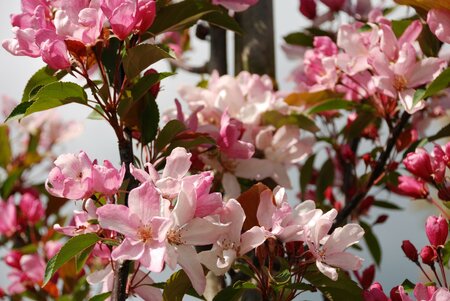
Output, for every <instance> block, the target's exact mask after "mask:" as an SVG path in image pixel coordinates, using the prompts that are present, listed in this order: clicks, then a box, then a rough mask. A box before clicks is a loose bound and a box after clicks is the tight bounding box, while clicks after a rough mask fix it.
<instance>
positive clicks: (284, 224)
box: [256, 186, 322, 242]
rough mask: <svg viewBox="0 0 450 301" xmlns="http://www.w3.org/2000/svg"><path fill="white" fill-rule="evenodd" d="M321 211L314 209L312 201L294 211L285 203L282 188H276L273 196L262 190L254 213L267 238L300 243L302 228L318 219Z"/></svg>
mask: <svg viewBox="0 0 450 301" xmlns="http://www.w3.org/2000/svg"><path fill="white" fill-rule="evenodd" d="M273 200H274V201H275V202H274V201H273ZM320 215H322V211H321V210H319V209H316V206H315V203H314V201H311V200H309V201H304V202H302V203H301V204H299V205H297V206H296V207H295V208H294V209H292V207H291V206H290V205H289V203H288V202H287V195H286V191H285V189H284V188H282V187H280V186H278V187H276V188H275V189H274V191H273V194H272V192H271V191H270V190H264V191H263V192H262V193H261V196H260V203H259V206H258V210H257V213H256V217H257V219H258V223H259V225H260V226H261V227H263V228H264V229H265V230H266V231H267V232H268V235H269V236H274V237H276V238H277V239H279V240H280V241H282V242H291V241H301V240H302V239H303V227H304V226H305V225H307V224H308V223H310V222H312V221H313V220H315V219H317V218H319V216H320Z"/></svg>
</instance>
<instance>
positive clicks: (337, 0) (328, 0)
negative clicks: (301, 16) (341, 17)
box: [320, 0, 347, 11]
mask: <svg viewBox="0 0 450 301" xmlns="http://www.w3.org/2000/svg"><path fill="white" fill-rule="evenodd" d="M320 1H322V3H323V4H325V5H326V6H328V7H329V8H330V9H331V10H332V11H339V10H341V9H342V7H343V6H344V4H345V1H347V0H320Z"/></svg>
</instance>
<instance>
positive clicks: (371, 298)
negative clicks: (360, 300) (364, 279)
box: [363, 282, 389, 301]
mask: <svg viewBox="0 0 450 301" xmlns="http://www.w3.org/2000/svg"><path fill="white" fill-rule="evenodd" d="M363 297H364V300H365V301H388V300H389V299H388V297H386V295H385V294H384V292H383V288H382V287H381V284H380V283H378V282H375V283H374V284H372V285H371V286H370V288H369V289H368V290H365V291H364V292H363Z"/></svg>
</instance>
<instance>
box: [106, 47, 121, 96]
mask: <svg viewBox="0 0 450 301" xmlns="http://www.w3.org/2000/svg"><path fill="white" fill-rule="evenodd" d="M120 46H121V42H120V40H119V39H117V38H111V39H109V40H108V47H104V48H103V50H102V63H103V65H104V66H105V70H106V74H107V75H108V80H109V82H110V83H113V82H114V76H115V75H116V71H117V69H118V68H117V64H118V63H119V64H120V61H119V60H118V55H119V54H120V51H119V47H120ZM104 84H105V85H106V86H108V87H109V84H108V83H104Z"/></svg>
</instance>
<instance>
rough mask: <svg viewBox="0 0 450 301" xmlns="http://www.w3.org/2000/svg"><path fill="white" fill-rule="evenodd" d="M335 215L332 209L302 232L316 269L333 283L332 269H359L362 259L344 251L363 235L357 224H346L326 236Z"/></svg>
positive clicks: (334, 273)
mask: <svg viewBox="0 0 450 301" xmlns="http://www.w3.org/2000/svg"><path fill="white" fill-rule="evenodd" d="M336 214H337V212H336V210H334V209H332V210H330V211H329V212H327V214H324V215H323V216H322V217H320V218H319V220H318V221H317V222H316V223H315V224H314V225H312V226H307V227H305V230H304V238H305V241H306V243H307V244H308V247H309V250H310V252H311V253H312V255H313V256H314V257H315V258H316V265H317V268H318V269H319V271H321V272H322V273H323V274H324V275H326V276H327V277H328V278H330V279H332V280H334V281H336V280H337V278H338V273H337V271H336V269H335V268H334V267H339V268H343V269H345V270H357V269H359V268H361V265H362V259H361V258H359V257H357V256H355V255H353V254H350V253H347V252H344V250H345V249H346V248H348V247H349V246H351V245H353V244H355V243H357V242H358V241H359V240H360V239H361V238H362V236H363V235H364V230H363V229H362V228H361V226H360V225H358V224H347V225H345V226H344V227H339V228H336V229H335V230H334V231H333V233H331V235H328V234H327V233H328V231H329V230H330V229H331V226H332V224H333V222H332V220H333V219H334V217H335V216H336Z"/></svg>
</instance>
